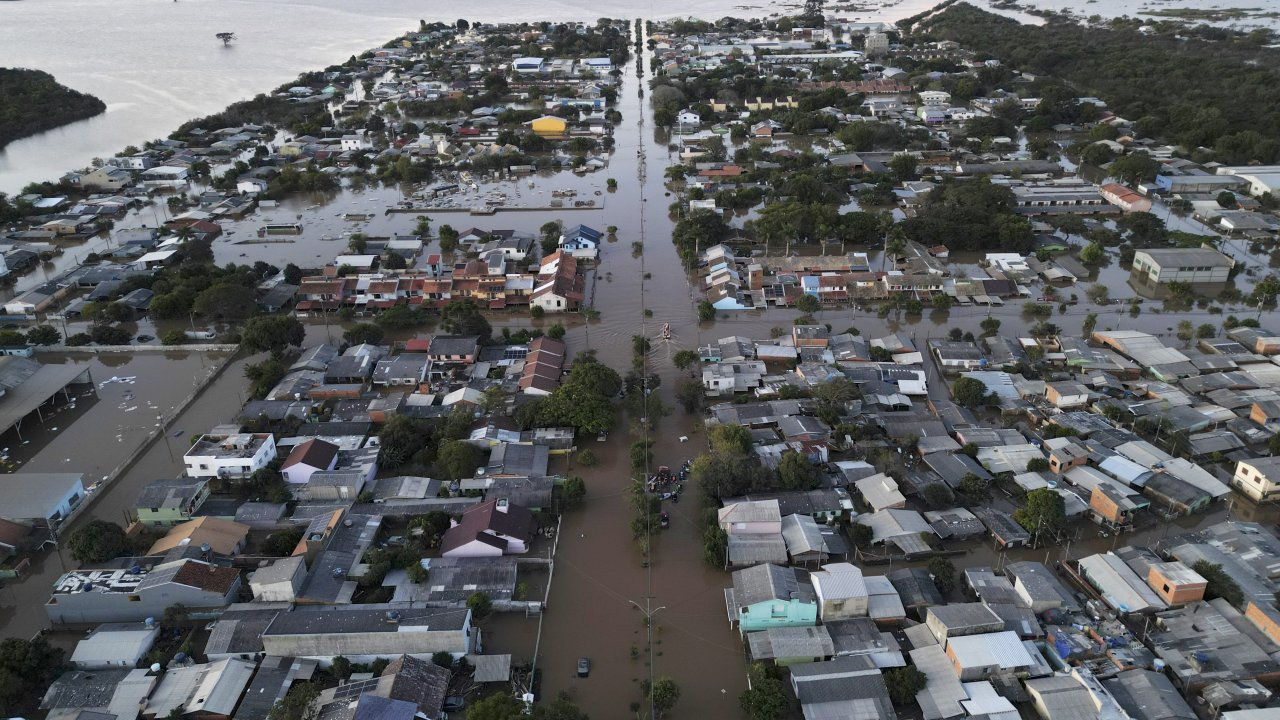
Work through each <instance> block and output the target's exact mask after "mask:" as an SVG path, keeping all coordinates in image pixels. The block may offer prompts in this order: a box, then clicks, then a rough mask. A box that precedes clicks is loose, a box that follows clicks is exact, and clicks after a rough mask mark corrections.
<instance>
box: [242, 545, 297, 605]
mask: <svg viewBox="0 0 1280 720" xmlns="http://www.w3.org/2000/svg"><path fill="white" fill-rule="evenodd" d="M306 577H307V561H306V558H305V557H303V556H302V555H293V556H292V557H287V558H280V559H279V560H276V561H275V562H273V563H271V564H270V565H267V566H266V567H260V568H258V569H257V570H254V571H253V572H252V573H250V574H249V588H250V589H251V590H253V599H254V601H255V602H264V603H266V602H293V601H294V600H296V599H297V598H298V591H299V590H301V589H302V583H303V581H304V580H305V579H306Z"/></svg>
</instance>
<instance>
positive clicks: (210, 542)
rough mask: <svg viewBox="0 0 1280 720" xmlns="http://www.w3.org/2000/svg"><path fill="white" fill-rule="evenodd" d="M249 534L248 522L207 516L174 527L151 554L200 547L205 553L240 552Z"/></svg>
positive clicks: (155, 546)
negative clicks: (179, 548)
mask: <svg viewBox="0 0 1280 720" xmlns="http://www.w3.org/2000/svg"><path fill="white" fill-rule="evenodd" d="M248 536H249V526H248V525H241V524H240V523H238V522H233V521H231V520H223V519H221V518H216V517H209V516H204V517H199V518H196V519H195V520H188V521H187V522H184V523H181V524H178V525H175V526H173V528H171V529H170V530H169V532H168V533H166V534H165V536H164V537H162V538H160V539H159V540H157V541H155V543H153V544H152V545H151V549H150V550H148V551H147V555H164V554H165V553H167V552H169V551H170V550H172V549H174V548H178V547H192V548H200V550H201V551H202V552H205V553H210V552H212V553H216V554H218V555H236V554H239V552H240V551H241V550H242V549H244V543H245V539H246V538H248ZM206 548H207V549H206ZM205 559H206V560H208V559H209V558H207V557H206V558H205Z"/></svg>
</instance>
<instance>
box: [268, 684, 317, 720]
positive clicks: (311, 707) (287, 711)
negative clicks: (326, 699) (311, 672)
mask: <svg viewBox="0 0 1280 720" xmlns="http://www.w3.org/2000/svg"><path fill="white" fill-rule="evenodd" d="M318 699H320V690H319V688H317V687H316V686H315V685H314V684H313V683H309V682H298V683H294V684H293V685H292V686H291V687H290V688H289V693H288V694H287V695H285V696H284V699H283V700H277V701H276V704H275V705H272V706H271V710H270V711H268V712H267V720H315V717H316V713H317V712H318V711H319V708H318V707H317V706H316V701H317V700H318Z"/></svg>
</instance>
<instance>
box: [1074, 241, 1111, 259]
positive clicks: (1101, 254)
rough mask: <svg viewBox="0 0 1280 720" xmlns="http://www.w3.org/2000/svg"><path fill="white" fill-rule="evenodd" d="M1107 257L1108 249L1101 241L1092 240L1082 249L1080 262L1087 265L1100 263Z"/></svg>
mask: <svg viewBox="0 0 1280 720" xmlns="http://www.w3.org/2000/svg"><path fill="white" fill-rule="evenodd" d="M1106 259H1107V249H1106V248H1104V247H1103V246H1102V243H1099V242H1091V243H1089V244H1088V245H1086V246H1085V248H1084V249H1083V250H1081V251H1080V262H1083V263H1084V264H1085V265H1100V264H1102V261H1103V260H1106Z"/></svg>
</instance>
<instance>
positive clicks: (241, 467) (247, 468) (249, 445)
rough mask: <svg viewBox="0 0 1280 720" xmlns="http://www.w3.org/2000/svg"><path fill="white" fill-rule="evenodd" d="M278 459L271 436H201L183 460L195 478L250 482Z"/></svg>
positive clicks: (267, 434)
mask: <svg viewBox="0 0 1280 720" xmlns="http://www.w3.org/2000/svg"><path fill="white" fill-rule="evenodd" d="M275 458H276V443H275V438H274V437H272V435H271V433H235V434H230V435H201V436H200V437H199V438H198V439H197V440H196V441H195V442H194V443H193V444H192V445H191V449H190V450H188V451H187V452H185V453H183V456H182V459H183V464H185V465H186V468H187V475H188V476H190V477H195V478H247V477H249V476H250V475H252V474H254V473H255V472H257V471H259V470H261V469H263V468H265V467H266V466H267V465H269V464H271V461H272V460H275Z"/></svg>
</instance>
